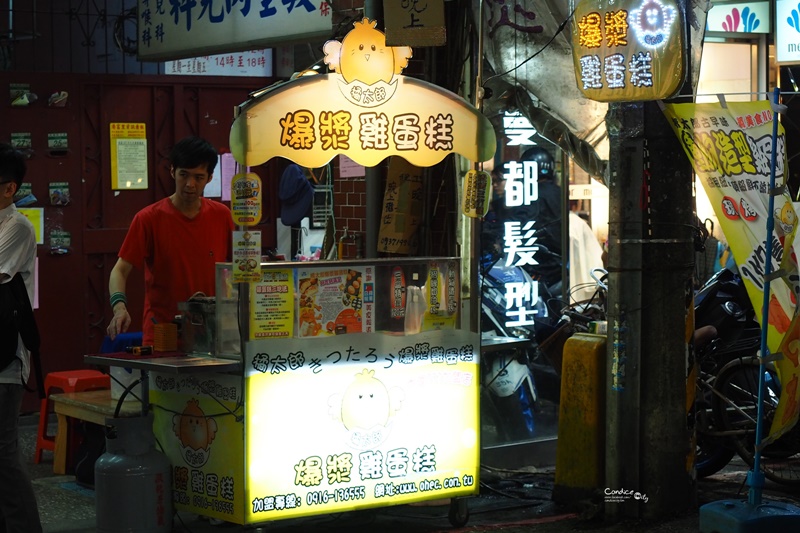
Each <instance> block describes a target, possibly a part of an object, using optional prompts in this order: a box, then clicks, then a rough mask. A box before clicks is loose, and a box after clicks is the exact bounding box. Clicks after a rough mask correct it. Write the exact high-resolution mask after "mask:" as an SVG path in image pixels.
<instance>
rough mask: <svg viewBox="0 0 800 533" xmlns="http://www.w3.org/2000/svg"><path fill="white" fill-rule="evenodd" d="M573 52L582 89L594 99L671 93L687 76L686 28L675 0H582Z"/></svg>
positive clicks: (652, 97)
mask: <svg viewBox="0 0 800 533" xmlns="http://www.w3.org/2000/svg"><path fill="white" fill-rule="evenodd" d="M574 21H575V23H574V24H573V25H572V27H573V30H572V50H573V52H572V55H573V60H574V63H575V78H576V81H577V84H578V89H580V90H581V92H582V93H583V94H584V95H585V96H586V97H587V98H591V99H592V100H597V101H600V102H620V101H636V100H659V99H662V98H667V97H669V96H672V95H673V94H674V93H675V92H676V91H677V90H678V89H679V88H680V86H681V83H682V82H683V78H684V57H683V49H684V40H685V38H684V30H683V22H682V17H681V11H680V8H679V6H678V5H677V2H676V1H675V0H583V1H582V2H581V3H579V4H578V5H577V7H576V8H575V14H574Z"/></svg>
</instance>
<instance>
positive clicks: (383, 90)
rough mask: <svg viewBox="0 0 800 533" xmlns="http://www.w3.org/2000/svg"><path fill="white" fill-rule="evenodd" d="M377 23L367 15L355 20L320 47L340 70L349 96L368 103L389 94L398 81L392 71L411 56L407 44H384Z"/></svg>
mask: <svg viewBox="0 0 800 533" xmlns="http://www.w3.org/2000/svg"><path fill="white" fill-rule="evenodd" d="M376 24H377V21H374V20H372V21H371V20H369V19H368V18H365V19H363V20H361V21H356V22H354V23H353V28H354V29H353V30H351V31H350V32H349V33H348V34H347V35H345V37H344V39H342V42H339V41H328V42H326V43H325V45H324V46H323V48H322V49H323V51H324V52H325V64H326V65H328V66H329V67H330V68H331V70H333V71H334V72H338V73H339V74H341V76H342V78H344V81H345V84H346V85H347V86H348V88H349V89H350V90H349V95H350V97H351V98H352V100H353V101H354V102H355V103H359V104H361V105H367V106H369V104H373V105H377V104H380V103H383V102H384V101H385V100H387V99H388V98H390V97H391V95H392V94H393V93H394V91H395V88H396V87H395V83H396V81H397V80H394V82H393V81H392V80H393V78H394V75H395V74H400V73H401V72H402V71H403V69H404V68H405V67H406V66H408V60H409V59H410V58H411V47H409V46H386V36H385V35H384V34H383V33H382V32H380V31H378V30H376V29H375V26H376Z"/></svg>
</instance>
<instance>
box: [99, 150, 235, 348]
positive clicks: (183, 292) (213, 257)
mask: <svg viewBox="0 0 800 533" xmlns="http://www.w3.org/2000/svg"><path fill="white" fill-rule="evenodd" d="M216 164H217V151H216V150H215V149H214V147H213V146H212V145H211V144H209V143H208V142H207V141H205V140H203V139H200V138H198V137H187V138H185V139H182V140H181V141H179V142H178V143H177V144H176V145H175V147H174V148H173V149H172V152H171V153H170V174H171V175H172V178H173V179H174V180H175V192H174V193H173V194H172V195H171V196H169V197H168V198H164V199H163V200H159V201H158V202H156V203H154V204H151V205H149V206H147V207H145V208H144V209H142V210H141V211H139V212H138V213H137V214H136V216H135V217H134V218H133V222H131V226H130V228H129V229H128V234H127V235H126V236H125V241H124V242H123V243H122V248H120V251H119V259H117V263H116V264H115V265H114V268H113V269H112V270H111V275H110V276H109V280H108V291H109V294H111V308H112V310H113V311H114V318H112V319H111V323H110V324H109V325H108V329H107V333H108V336H109V337H110V338H111V339H112V340H113V339H114V338H115V337H116V336H117V335H118V334H120V333H124V332H126V331H127V330H128V327H129V326H130V323H131V317H130V314H129V313H128V308H127V305H126V304H127V298H126V296H125V285H126V283H127V280H128V276H129V275H130V273H131V271H132V270H133V268H134V267H136V268H140V269H144V283H145V293H144V316H143V319H142V333H143V334H142V345H144V346H147V345H152V344H153V340H154V334H153V330H154V325H155V324H156V323H161V322H163V323H169V322H172V321H173V319H174V318H175V315H176V314H177V313H178V302H185V301H187V300H188V299H189V298H190V297H191V296H192V295H193V294H195V293H197V292H202V293H203V294H205V295H206V296H213V295H214V292H215V274H216V271H215V266H214V265H215V264H216V263H220V262H225V261H230V257H231V246H232V244H231V241H232V231H233V229H234V225H233V220H232V218H231V213H230V210H229V209H228V208H227V207H226V206H225V205H224V204H222V203H220V202H217V201H214V200H208V199H206V198H204V197H203V190H204V189H205V187H206V185H208V182H209V181H211V178H212V175H213V172H214V168H215V167H216Z"/></svg>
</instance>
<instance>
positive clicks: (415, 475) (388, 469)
mask: <svg viewBox="0 0 800 533" xmlns="http://www.w3.org/2000/svg"><path fill="white" fill-rule="evenodd" d="M338 339H340V340H341V341H342V342H337V343H335V344H331V343H330V342H325V341H320V339H270V340H268V341H256V342H251V343H249V344H248V346H247V353H246V355H245V358H244V363H245V373H246V375H245V380H246V390H247V393H246V398H245V400H246V401H245V405H246V424H245V427H246V435H245V448H246V450H245V453H246V463H247V472H248V479H247V501H248V502H250V505H249V506H248V509H247V510H246V517H245V518H246V521H247V522H248V523H256V522H263V521H270V520H277V519H284V518H296V517H300V516H307V515H314V514H320V513H334V512H341V511H346V510H353V509H363V508H368V507H379V506H388V505H396V504H407V503H413V502H418V501H424V500H430V499H438V498H452V497H456V496H466V495H474V494H477V493H478V481H479V480H478V471H479V466H480V460H479V456H480V441H479V433H478V431H479V429H478V428H479V424H478V390H479V386H480V381H479V374H478V364H479V361H478V348H479V346H480V339H479V338H478V335H477V334H476V333H470V332H467V331H463V330H452V331H436V332H427V333H420V334H418V335H411V336H405V337H402V336H401V337H398V336H393V335H384V334H380V333H371V334H353V335H344V336H340V337H338Z"/></svg>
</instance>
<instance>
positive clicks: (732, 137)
mask: <svg viewBox="0 0 800 533" xmlns="http://www.w3.org/2000/svg"><path fill="white" fill-rule="evenodd" d="M664 114H665V115H666V116H667V118H668V120H669V122H670V125H671V126H672V128H673V130H674V131H675V133H676V134H677V136H678V139H680V142H681V144H682V145H683V148H684V150H685V151H686V154H687V155H688V156H689V159H690V160H691V162H692V166H693V167H694V170H695V172H696V173H697V175H698V176H699V177H700V181H701V182H702V183H703V189H704V190H705V191H706V194H707V196H708V199H709V201H710V202H711V205H712V206H713V207H714V212H715V213H716V215H717V218H718V219H719V221H720V226H721V227H722V231H723V232H724V234H725V237H726V239H727V240H728V245H729V246H730V248H731V251H732V252H733V257H734V260H735V261H736V264H737V265H738V267H739V274H740V275H741V276H742V279H743V280H744V284H745V287H746V288H747V293H748V295H749V296H750V300H751V302H752V303H753V308H754V309H755V311H756V317H757V318H758V320H759V322H760V321H761V318H762V316H763V309H762V307H763V301H764V292H763V291H764V271H765V265H766V257H765V256H766V253H765V251H766V239H767V234H766V233H767V216H768V214H769V213H768V211H769V183H770V165H771V160H772V151H773V146H772V127H773V124H772V120H773V112H772V109H771V106H770V103H769V102H766V101H760V102H728V103H727V105H726V106H725V107H723V106H722V105H721V104H719V103H708V104H669V105H666V106H665V109H664ZM776 149H777V155H776V169H775V186H776V187H779V186H780V185H783V184H784V182H785V180H786V177H787V176H788V171H787V160H786V138H785V132H784V129H783V126H782V125H780V124H778V140H777V147H776ZM773 214H774V217H775V229H774V232H773V234H772V236H771V237H770V238H771V239H772V254H771V255H772V257H771V258H770V261H771V263H772V272H777V271H778V270H779V269H781V268H783V269H784V270H785V272H786V273H785V275H784V276H783V277H782V280H783V281H781V280H777V279H776V280H774V281H773V282H771V283H770V298H769V302H770V303H769V325H768V329H767V346H768V348H769V352H770V353H778V352H779V351H782V352H783V357H781V358H780V359H778V360H777V361H776V362H775V366H776V367H777V369H778V374H779V377H780V380H781V384H782V387H781V397H780V401H779V404H778V409H777V411H776V414H775V419H774V420H773V422H772V427H771V429H770V435H769V440H772V439H777V438H778V437H779V436H781V435H782V434H784V433H785V432H786V431H788V430H789V429H791V427H792V426H793V425H794V424H795V422H796V421H797V417H798V410H799V409H800V397H798V392H799V391H798V380H799V379H800V365H799V364H798V351H797V346H800V342H798V341H800V319H799V318H798V317H799V316H800V315H797V314H796V307H797V297H796V296H795V295H796V294H798V292H797V286H798V271H797V263H796V255H795V250H794V247H793V242H794V236H795V232H796V229H797V215H796V214H795V211H794V208H793V206H792V202H791V197H790V196H789V194H788V192H784V193H783V194H782V195H779V196H775V198H774V213H773ZM793 318H794V320H793ZM765 442H767V441H765Z"/></svg>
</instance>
